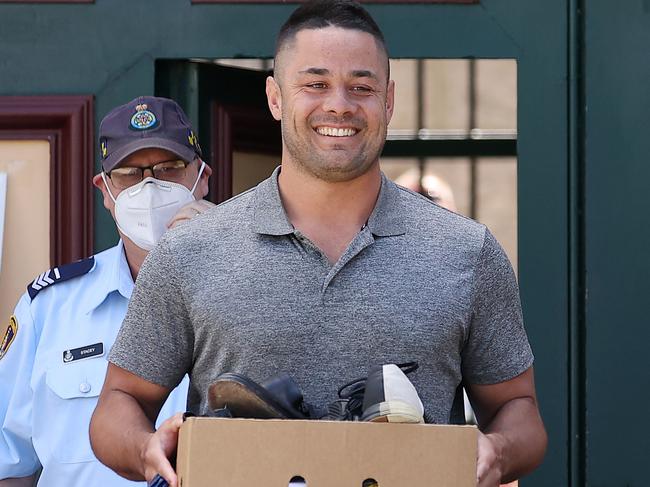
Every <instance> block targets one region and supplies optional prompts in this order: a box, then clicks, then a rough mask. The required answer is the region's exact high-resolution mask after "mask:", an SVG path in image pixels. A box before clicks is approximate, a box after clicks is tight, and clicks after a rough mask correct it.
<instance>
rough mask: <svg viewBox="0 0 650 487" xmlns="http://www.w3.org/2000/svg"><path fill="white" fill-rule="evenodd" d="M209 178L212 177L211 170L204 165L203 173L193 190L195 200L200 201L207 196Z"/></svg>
mask: <svg viewBox="0 0 650 487" xmlns="http://www.w3.org/2000/svg"><path fill="white" fill-rule="evenodd" d="M210 176H212V168H211V167H210V166H209V165H208V164H207V163H206V164H205V167H204V168H203V173H202V174H201V179H200V180H199V183H198V184H197V185H196V189H195V190H194V197H195V198H196V199H197V200H202V199H203V198H205V197H206V196H207V195H208V191H209V189H210V185H209V181H208V180H209V179H210Z"/></svg>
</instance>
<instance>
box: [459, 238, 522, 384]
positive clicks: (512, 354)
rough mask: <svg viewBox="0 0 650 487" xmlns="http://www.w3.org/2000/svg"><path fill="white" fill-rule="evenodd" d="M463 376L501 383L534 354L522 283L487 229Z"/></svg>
mask: <svg viewBox="0 0 650 487" xmlns="http://www.w3.org/2000/svg"><path fill="white" fill-rule="evenodd" d="M472 289H473V290H472V307H471V321H470V327H469V334H468V337H467V340H466V343H465V346H464V349H463V352H462V362H463V365H462V367H463V377H464V381H465V382H468V383H471V384H496V383H498V382H504V381H507V380H510V379H512V378H514V377H516V376H517V375H519V374H521V373H522V372H524V371H525V370H526V369H528V368H529V367H530V366H531V365H532V363H533V354H532V351H531V348H530V345H529V343H528V337H527V336H526V332H525V330H524V324H523V317H522V312H521V301H520V298H519V288H518V286H517V281H516V278H515V274H514V272H513V270H512V266H511V265H510V261H509V260H508V257H507V256H506V254H505V252H504V251H503V249H502V248H501V246H500V245H499V243H498V242H497V241H496V239H495V238H494V236H493V235H492V234H491V233H490V232H489V230H487V229H486V231H485V237H484V241H483V247H482V249H481V252H480V253H479V258H478V260H477V263H476V267H475V271H474V279H473V285H472Z"/></svg>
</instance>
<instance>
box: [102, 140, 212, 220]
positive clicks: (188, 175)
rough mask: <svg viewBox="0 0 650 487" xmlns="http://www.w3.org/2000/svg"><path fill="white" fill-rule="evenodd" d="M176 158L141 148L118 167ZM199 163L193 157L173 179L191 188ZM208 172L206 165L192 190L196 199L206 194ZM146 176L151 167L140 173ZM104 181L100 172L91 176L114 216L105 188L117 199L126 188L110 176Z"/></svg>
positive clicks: (155, 150)
mask: <svg viewBox="0 0 650 487" xmlns="http://www.w3.org/2000/svg"><path fill="white" fill-rule="evenodd" d="M178 159H180V158H179V157H178V156H177V155H175V154H174V153H173V152H170V151H168V150H165V149H156V148H152V149H141V150H139V151H137V152H134V153H133V154H131V155H130V156H128V157H127V158H125V159H124V160H123V161H122V162H120V164H119V165H118V167H120V168H124V167H139V168H151V167H153V166H155V165H156V164H158V163H161V162H166V161H174V160H178ZM200 165H201V163H200V161H199V160H198V159H195V160H194V161H193V162H191V163H190V164H189V165H188V166H187V167H186V168H185V169H184V170H183V171H182V173H181V174H180V177H178V178H175V179H174V182H177V183H180V184H182V185H183V186H185V187H186V188H187V189H192V186H194V183H195V181H196V177H197V176H198V171H199V168H200ZM210 172H211V171H210V168H209V167H208V166H206V168H205V170H204V172H203V175H202V180H204V181H201V182H200V183H199V185H197V188H196V190H195V191H194V194H195V196H196V198H197V199H201V198H203V197H204V196H205V195H206V194H207V179H208V176H209V175H210ZM147 177H153V173H152V172H151V169H145V171H144V173H143V175H142V178H143V179H144V178H147ZM106 181H107V183H108V185H107V186H106V185H104V180H103V179H102V177H101V175H100V174H98V175H96V176H95V177H94V178H93V183H94V185H95V186H96V187H97V188H99V189H100V190H101V192H102V194H103V196H104V206H105V207H106V208H107V209H108V210H109V211H110V212H111V214H112V215H113V217H115V203H114V202H113V200H112V198H111V197H110V196H109V195H108V193H107V190H110V192H111V194H112V195H113V198H116V199H117V196H118V195H119V194H120V193H121V192H122V191H124V190H125V189H127V188H124V187H122V186H120V185H118V184H116V183H115V182H113V181H112V179H111V178H110V177H107V178H106ZM202 183H204V184H202Z"/></svg>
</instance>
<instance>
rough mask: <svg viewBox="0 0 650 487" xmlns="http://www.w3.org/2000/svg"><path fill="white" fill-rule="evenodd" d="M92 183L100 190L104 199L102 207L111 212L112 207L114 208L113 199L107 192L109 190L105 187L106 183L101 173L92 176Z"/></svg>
mask: <svg viewBox="0 0 650 487" xmlns="http://www.w3.org/2000/svg"><path fill="white" fill-rule="evenodd" d="M93 185H94V186H95V187H96V188H97V189H99V190H100V191H101V192H102V197H103V200H104V208H106V209H107V210H108V211H110V212H111V213H113V209H114V208H115V202H114V201H113V198H111V195H110V194H109V193H108V191H109V190H108V188H107V187H106V184H105V183H104V178H102V173H99V174H95V176H94V177H93Z"/></svg>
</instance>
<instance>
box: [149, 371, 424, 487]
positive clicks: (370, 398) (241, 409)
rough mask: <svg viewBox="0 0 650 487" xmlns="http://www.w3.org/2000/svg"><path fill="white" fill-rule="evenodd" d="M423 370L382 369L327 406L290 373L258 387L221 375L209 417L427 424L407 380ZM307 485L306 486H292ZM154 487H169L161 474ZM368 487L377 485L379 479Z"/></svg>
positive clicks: (347, 386) (246, 380)
mask: <svg viewBox="0 0 650 487" xmlns="http://www.w3.org/2000/svg"><path fill="white" fill-rule="evenodd" d="M417 368H418V364H417V363H416V362H409V363H406V364H399V365H396V364H387V365H378V366H375V367H373V368H371V369H370V371H369V373H368V376H367V377H364V378H361V379H356V380H353V381H352V382H349V383H347V384H345V385H343V386H342V387H341V388H339V390H338V399H337V400H335V401H334V402H332V403H330V404H329V405H328V406H327V407H326V408H322V407H317V406H315V405H313V404H309V403H307V402H306V401H305V400H304V398H303V395H302V392H301V391H300V387H298V384H296V382H295V381H294V380H293V379H292V378H291V377H289V376H288V375H286V374H283V375H279V376H276V377H273V378H271V379H269V380H267V381H266V382H264V383H262V384H257V383H256V382H254V381H252V380H251V379H249V378H248V377H245V376H243V375H241V374H235V373H232V372H228V373H225V374H221V375H220V376H219V377H217V380H216V381H215V382H214V383H213V384H212V385H211V386H210V388H209V390H208V403H209V405H210V407H211V408H212V412H211V413H210V414H208V416H212V417H225V418H254V419H325V420H335V421H374V422H388V423H424V422H425V420H424V407H423V406H422V401H421V400H420V397H419V396H418V393H417V391H416V390H415V386H413V384H412V383H411V381H410V380H409V379H408V377H406V374H409V373H411V372H413V371H415V370H416V369H417ZM290 485H291V486H296V487H297V486H303V485H305V484H304V482H292V483H291V484H290ZM149 487H168V484H167V482H166V481H165V480H164V479H163V478H162V477H161V476H160V475H156V477H155V478H154V479H153V480H152V482H151V483H150V484H149ZM363 487H377V484H376V483H375V482H374V481H370V480H369V481H366V482H364V485H363Z"/></svg>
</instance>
